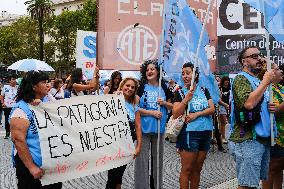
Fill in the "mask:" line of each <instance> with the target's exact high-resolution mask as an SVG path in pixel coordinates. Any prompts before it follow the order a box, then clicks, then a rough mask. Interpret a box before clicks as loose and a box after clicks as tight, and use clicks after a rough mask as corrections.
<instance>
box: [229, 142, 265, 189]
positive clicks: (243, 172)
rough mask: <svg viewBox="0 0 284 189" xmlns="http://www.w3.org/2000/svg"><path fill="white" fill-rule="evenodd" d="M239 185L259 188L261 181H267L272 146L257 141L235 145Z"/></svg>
mask: <svg viewBox="0 0 284 189" xmlns="http://www.w3.org/2000/svg"><path fill="white" fill-rule="evenodd" d="M233 154H234V158H235V161H236V168H237V178H238V185H239V186H244V187H258V185H259V182H260V180H267V178H268V171H269V161H270V146H266V145H263V144H261V143H259V142H258V141H256V140H249V141H245V142H242V143H235V146H234V153H233Z"/></svg>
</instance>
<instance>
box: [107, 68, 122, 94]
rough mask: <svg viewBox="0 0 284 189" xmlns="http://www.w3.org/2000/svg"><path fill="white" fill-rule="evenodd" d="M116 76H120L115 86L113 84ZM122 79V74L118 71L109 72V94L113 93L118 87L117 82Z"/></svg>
mask: <svg viewBox="0 0 284 189" xmlns="http://www.w3.org/2000/svg"><path fill="white" fill-rule="evenodd" d="M117 77H120V81H119V82H118V84H117V86H114V80H115V79H116V78H117ZM121 81H122V75H121V73H120V72H119V71H114V72H113V73H112V74H111V77H110V89H109V94H113V92H115V91H116V90H117V89H118V87H119V83H120V82H121Z"/></svg>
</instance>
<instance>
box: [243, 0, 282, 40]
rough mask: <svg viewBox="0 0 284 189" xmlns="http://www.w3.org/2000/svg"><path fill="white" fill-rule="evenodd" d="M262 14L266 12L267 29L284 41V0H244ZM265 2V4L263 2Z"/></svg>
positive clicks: (277, 38) (276, 37)
mask: <svg viewBox="0 0 284 189" xmlns="http://www.w3.org/2000/svg"><path fill="white" fill-rule="evenodd" d="M244 2H245V3H247V4H249V5H250V6H251V7H253V8H254V9H256V10H258V11H259V12H261V13H262V14H264V13H265V26H266V29H267V31H268V32H269V33H270V34H271V35H272V36H273V37H274V38H275V39H276V40H277V41H279V42H281V43H282V44H283V43H284V0H244ZM262 3H264V5H263V4H262Z"/></svg>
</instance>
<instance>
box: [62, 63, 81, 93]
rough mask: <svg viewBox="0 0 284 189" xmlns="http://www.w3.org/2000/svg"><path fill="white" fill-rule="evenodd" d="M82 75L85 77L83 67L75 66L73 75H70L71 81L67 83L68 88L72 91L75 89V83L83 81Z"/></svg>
mask: <svg viewBox="0 0 284 189" xmlns="http://www.w3.org/2000/svg"><path fill="white" fill-rule="evenodd" d="M82 77H83V73H82V69H81V68H75V69H74V70H73V71H72V72H71V77H70V81H69V82H68V84H67V87H66V88H67V89H68V90H69V91H72V89H73V84H75V83H76V84H80V83H82Z"/></svg>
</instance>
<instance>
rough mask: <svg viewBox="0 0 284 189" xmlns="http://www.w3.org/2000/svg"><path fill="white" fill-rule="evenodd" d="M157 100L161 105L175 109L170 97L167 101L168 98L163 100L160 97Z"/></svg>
mask: <svg viewBox="0 0 284 189" xmlns="http://www.w3.org/2000/svg"><path fill="white" fill-rule="evenodd" d="M157 102H158V104H159V105H160V106H165V107H166V108H167V109H168V110H171V109H173V104H172V103H171V100H170V99H169V100H167V101H166V100H163V99H162V98H158V101H157Z"/></svg>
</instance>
